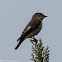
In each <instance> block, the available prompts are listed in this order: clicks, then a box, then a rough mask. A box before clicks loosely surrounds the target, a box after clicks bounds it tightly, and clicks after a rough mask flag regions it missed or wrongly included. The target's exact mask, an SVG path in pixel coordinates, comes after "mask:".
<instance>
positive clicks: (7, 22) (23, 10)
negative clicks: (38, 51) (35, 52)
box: [0, 0, 62, 62]
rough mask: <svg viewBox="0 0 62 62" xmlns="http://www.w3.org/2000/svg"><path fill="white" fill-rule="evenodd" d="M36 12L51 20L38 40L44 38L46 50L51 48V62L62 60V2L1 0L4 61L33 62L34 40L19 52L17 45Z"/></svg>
mask: <svg viewBox="0 0 62 62" xmlns="http://www.w3.org/2000/svg"><path fill="white" fill-rule="evenodd" d="M36 12H41V13H43V14H45V15H46V16H48V17H47V18H45V19H44V20H43V27H42V30H41V32H40V33H39V34H38V35H37V36H35V37H36V38H37V39H39V38H41V39H42V42H43V45H44V46H45V47H46V46H49V49H50V62H61V61H62V0H0V60H1V62H2V60H18V61H17V62H33V61H31V60H30V58H31V53H32V51H31V50H32V49H31V48H32V44H31V42H30V39H26V40H25V41H24V42H23V43H22V44H21V45H20V47H19V48H18V49H17V50H15V46H16V45H17V44H18V43H17V39H18V38H19V37H20V35H21V33H22V31H23V29H24V27H25V26H26V25H27V23H28V22H29V21H30V20H31V17H32V15H33V14H34V13H36ZM6 62H7V61H6ZM9 62H10V61H9ZM11 62H12V61H11ZM13 62H15V61H13Z"/></svg>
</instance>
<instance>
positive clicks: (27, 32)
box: [22, 20, 41, 36]
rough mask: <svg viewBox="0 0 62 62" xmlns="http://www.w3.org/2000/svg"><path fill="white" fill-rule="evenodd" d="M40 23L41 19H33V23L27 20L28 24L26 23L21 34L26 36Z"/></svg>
mask: <svg viewBox="0 0 62 62" xmlns="http://www.w3.org/2000/svg"><path fill="white" fill-rule="evenodd" d="M40 23H41V20H34V22H33V23H31V22H29V24H28V25H27V27H26V28H25V29H24V31H23V33H22V36H23V35H24V36H27V35H28V34H30V33H31V32H32V31H33V30H35V29H37V28H38V27H39V25H40Z"/></svg>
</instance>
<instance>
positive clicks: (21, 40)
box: [15, 38, 24, 50]
mask: <svg viewBox="0 0 62 62" xmlns="http://www.w3.org/2000/svg"><path fill="white" fill-rule="evenodd" d="M19 40H20V41H19ZM23 40H24V38H19V39H18V40H17V41H19V43H18V45H17V46H16V47H15V50H16V49H18V47H19V46H20V44H21V43H22V42H23Z"/></svg>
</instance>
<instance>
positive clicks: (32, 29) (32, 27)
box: [15, 12, 47, 50]
mask: <svg viewBox="0 0 62 62" xmlns="http://www.w3.org/2000/svg"><path fill="white" fill-rule="evenodd" d="M45 17H47V16H45V15H44V14H43V13H40V12H37V13H35V14H34V15H33V16H32V18H31V20H30V22H29V23H28V24H27V26H26V27H25V29H24V30H23V32H22V34H21V36H20V37H19V38H18V40H17V42H18V44H17V46H16V47H15V50H16V49H18V47H19V46H20V44H21V43H22V42H23V41H24V40H25V39H27V38H32V37H34V36H35V35H37V34H38V33H39V32H40V31H41V29H42V21H43V19H44V18H45Z"/></svg>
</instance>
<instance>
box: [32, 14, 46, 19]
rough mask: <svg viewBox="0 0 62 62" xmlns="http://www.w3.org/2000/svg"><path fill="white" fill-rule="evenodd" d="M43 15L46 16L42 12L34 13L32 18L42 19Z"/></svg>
mask: <svg viewBox="0 0 62 62" xmlns="http://www.w3.org/2000/svg"><path fill="white" fill-rule="evenodd" d="M45 17H47V16H45V15H44V14H42V13H35V14H34V15H33V17H32V18H41V19H43V18H45Z"/></svg>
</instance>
